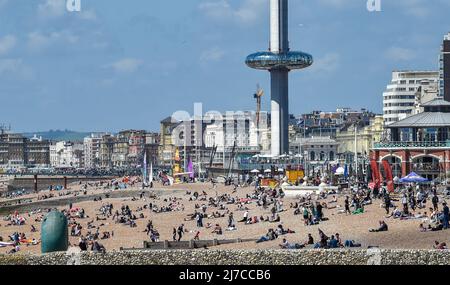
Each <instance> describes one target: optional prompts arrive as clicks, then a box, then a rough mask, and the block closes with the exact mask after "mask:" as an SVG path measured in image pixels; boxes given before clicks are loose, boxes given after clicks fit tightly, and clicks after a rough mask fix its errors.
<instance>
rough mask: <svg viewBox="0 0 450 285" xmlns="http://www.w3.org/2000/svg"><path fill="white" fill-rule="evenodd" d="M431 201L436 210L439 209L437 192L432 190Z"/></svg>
mask: <svg viewBox="0 0 450 285" xmlns="http://www.w3.org/2000/svg"><path fill="white" fill-rule="evenodd" d="M431 202H432V203H433V208H434V210H435V211H436V212H437V211H439V206H438V205H439V198H438V196H437V193H436V192H434V195H433V198H431Z"/></svg>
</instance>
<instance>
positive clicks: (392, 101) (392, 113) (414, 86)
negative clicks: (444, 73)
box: [383, 71, 439, 125]
mask: <svg viewBox="0 0 450 285" xmlns="http://www.w3.org/2000/svg"><path fill="white" fill-rule="evenodd" d="M438 82H439V72H438V71H394V72H392V81H391V82H390V83H389V84H388V86H387V88H386V91H385V92H384V93H383V117H384V123H385V125H389V124H392V123H394V122H397V121H399V120H402V119H405V118H406V117H408V116H410V115H413V114H414V109H415V103H416V94H417V91H418V90H419V87H421V86H422V85H423V84H426V85H427V86H428V85H434V84H438Z"/></svg>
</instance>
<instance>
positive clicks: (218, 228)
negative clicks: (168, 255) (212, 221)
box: [211, 224, 223, 235]
mask: <svg viewBox="0 0 450 285" xmlns="http://www.w3.org/2000/svg"><path fill="white" fill-rule="evenodd" d="M211 233H213V234H218V235H221V234H223V232H222V227H221V226H220V225H219V224H216V226H215V227H214V230H213V231H212V232H211Z"/></svg>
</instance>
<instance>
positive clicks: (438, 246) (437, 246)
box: [433, 241, 447, 250]
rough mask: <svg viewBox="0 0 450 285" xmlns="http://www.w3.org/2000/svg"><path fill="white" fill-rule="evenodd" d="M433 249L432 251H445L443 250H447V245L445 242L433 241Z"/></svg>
mask: <svg viewBox="0 0 450 285" xmlns="http://www.w3.org/2000/svg"><path fill="white" fill-rule="evenodd" d="M433 248H434V249H440V250H445V249H447V244H446V243H445V242H442V243H440V242H438V241H435V242H434V246H433Z"/></svg>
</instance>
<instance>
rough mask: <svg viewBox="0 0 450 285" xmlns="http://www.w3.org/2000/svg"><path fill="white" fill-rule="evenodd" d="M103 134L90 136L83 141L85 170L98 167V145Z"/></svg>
mask: <svg viewBox="0 0 450 285" xmlns="http://www.w3.org/2000/svg"><path fill="white" fill-rule="evenodd" d="M102 136H103V134H91V135H90V136H89V137H85V138H84V140H83V149H84V167H85V168H86V169H91V168H96V167H97V166H99V165H100V143H101V141H102Z"/></svg>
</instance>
